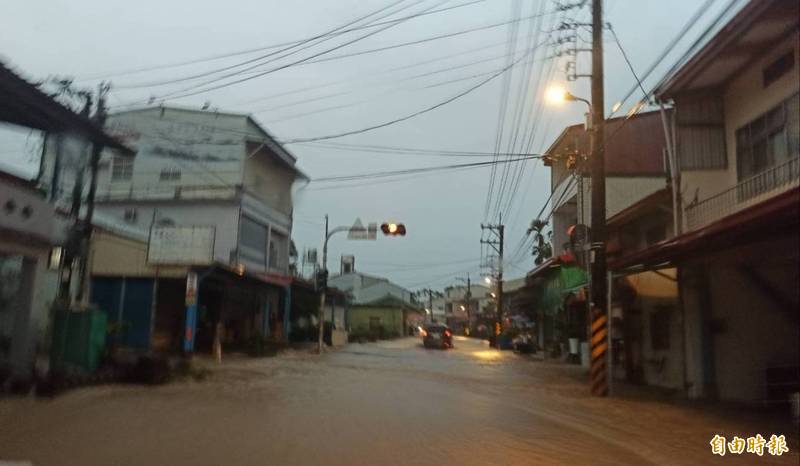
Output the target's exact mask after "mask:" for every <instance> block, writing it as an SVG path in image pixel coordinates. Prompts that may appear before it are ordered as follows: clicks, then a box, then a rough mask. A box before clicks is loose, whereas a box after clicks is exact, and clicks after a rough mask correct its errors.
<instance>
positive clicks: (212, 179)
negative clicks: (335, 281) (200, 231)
mask: <svg viewBox="0 0 800 466" xmlns="http://www.w3.org/2000/svg"><path fill="white" fill-rule="evenodd" d="M107 128H108V130H109V132H111V133H112V134H115V135H117V136H118V137H120V138H121V139H123V140H125V141H127V142H129V144H130V145H131V146H134V147H136V149H137V151H138V157H137V159H136V161H135V162H134V161H133V160H131V159H129V158H122V157H107V158H104V159H103V161H102V163H101V166H100V171H99V174H98V188H97V202H98V210H99V211H101V212H104V213H106V214H109V215H111V216H115V217H118V218H120V219H122V220H124V221H126V222H129V223H131V224H134V225H137V226H140V227H143V228H146V229H149V228H150V227H151V226H154V225H156V226H164V225H167V226H171V225H175V226H213V227H214V228H215V234H214V245H213V259H214V261H215V262H219V263H223V264H231V265H239V264H243V265H244V266H245V267H246V269H247V270H251V271H254V272H275V273H280V274H287V273H288V266H289V252H290V237H291V232H292V186H293V185H294V184H295V182H297V181H299V180H303V179H306V177H305V175H303V173H302V172H301V171H300V170H298V169H297V167H296V166H295V164H296V161H297V160H296V158H295V157H294V156H293V155H292V154H291V153H290V152H289V151H287V150H286V149H285V148H283V147H282V146H281V145H280V144H278V143H277V142H276V141H275V140H274V139H273V138H272V136H271V135H270V134H269V133H268V132H267V131H266V130H265V129H264V128H263V127H261V126H260V125H259V124H258V123H257V122H256V121H255V120H254V119H253V118H252V117H251V116H249V115H247V114H237V113H221V112H216V111H206V110H190V109H182V108H175V107H157V108H147V109H141V110H131V111H125V112H120V113H115V114H113V115H111V116H110V117H109V118H108V123H107Z"/></svg>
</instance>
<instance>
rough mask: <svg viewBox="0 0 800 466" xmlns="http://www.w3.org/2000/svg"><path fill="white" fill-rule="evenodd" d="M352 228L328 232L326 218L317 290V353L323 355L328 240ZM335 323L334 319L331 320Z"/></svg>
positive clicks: (340, 228)
mask: <svg viewBox="0 0 800 466" xmlns="http://www.w3.org/2000/svg"><path fill="white" fill-rule="evenodd" d="M348 230H350V227H336V228H334V229H333V230H330V231H328V216H327V215H326V216H325V242H324V243H322V267H321V268H320V270H319V272H318V278H317V288H318V289H319V292H320V296H319V312H318V314H317V320H318V322H317V330H318V333H319V335H318V339H317V353H319V354H322V340H323V335H324V332H325V295H326V294H327V290H328V240H329V239H331V236H333V235H334V234H336V233H339V232H342V231H348ZM331 323H333V318H331Z"/></svg>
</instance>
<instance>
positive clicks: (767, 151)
mask: <svg viewBox="0 0 800 466" xmlns="http://www.w3.org/2000/svg"><path fill="white" fill-rule="evenodd" d="M798 96H799V94H795V95H793V96H792V97H789V98H788V99H786V100H784V101H783V102H781V103H780V104H779V105H777V106H776V107H774V108H772V109H770V110H769V111H768V112H766V113H765V114H763V115H761V116H760V117H758V118H756V119H755V120H753V121H752V122H750V123H748V124H747V125H745V126H743V127H742V128H739V129H738V130H737V131H736V163H737V168H738V178H739V180H742V179H746V178H749V177H751V176H754V175H757V174H759V173H761V172H763V171H766V170H768V169H770V168H772V167H774V166H777V165H780V164H782V163H784V162H787V161H788V160H789V159H791V158H794V157H797V156H798V155H799V154H800V135H799V134H798V132H800V130H799V129H798V124H800V121H798V119H799V118H800V117H798V112H799V111H800V109H798Z"/></svg>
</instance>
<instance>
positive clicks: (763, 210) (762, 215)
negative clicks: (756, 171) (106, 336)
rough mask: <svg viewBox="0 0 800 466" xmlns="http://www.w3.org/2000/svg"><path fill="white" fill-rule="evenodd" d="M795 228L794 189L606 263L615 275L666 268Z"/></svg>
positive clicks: (799, 207)
mask: <svg viewBox="0 0 800 466" xmlns="http://www.w3.org/2000/svg"><path fill="white" fill-rule="evenodd" d="M798 226H800V188H794V189H792V190H790V191H787V192H785V193H782V194H779V195H777V196H774V197H772V198H770V199H768V200H766V201H764V202H762V203H760V204H756V205H754V206H752V207H749V208H747V209H744V210H742V211H739V212H737V213H735V214H733V215H729V216H727V217H725V218H722V219H721V220H717V221H716V222H714V223H711V224H710V225H707V226H705V227H703V228H700V229H698V230H695V231H691V232H689V233H684V234H682V235H680V236H676V237H674V238H670V239H668V240H665V241H661V242H659V243H656V244H654V245H653V246H651V247H649V248H647V249H644V250H641V251H637V252H635V253H633V254H630V255H627V256H624V257H619V258H616V259H614V260H613V261H609V263H608V267H609V270H613V271H614V272H617V273H628V272H635V271H637V270H644V269H648V268H655V267H668V266H671V265H675V264H676V263H677V262H680V261H686V260H688V259H691V258H693V257H698V256H702V255H705V254H709V253H712V252H717V251H721V250H724V249H726V248H730V247H733V246H736V245H738V244H744V243H747V242H750V241H754V240H758V239H764V238H766V237H768V236H769V235H775V234H781V233H790V232H793V231H794V232H796V231H797V228H798ZM632 269H633V270H632Z"/></svg>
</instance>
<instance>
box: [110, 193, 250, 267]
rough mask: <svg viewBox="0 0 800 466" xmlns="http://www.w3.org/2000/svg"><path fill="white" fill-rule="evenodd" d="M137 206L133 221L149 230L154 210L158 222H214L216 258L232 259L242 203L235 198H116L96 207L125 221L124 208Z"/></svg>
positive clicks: (195, 223)
mask: <svg viewBox="0 0 800 466" xmlns="http://www.w3.org/2000/svg"><path fill="white" fill-rule="evenodd" d="M127 209H136V213H137V220H136V222H132V223H131V224H132V225H134V226H136V227H138V228H139V229H143V230H145V231H149V229H150V225H151V224H152V222H153V218H154V214H155V218H156V222H158V221H159V220H165V219H170V220H172V221H173V222H175V225H177V226H180V225H185V226H188V225H211V226H214V227H215V228H216V231H215V240H214V260H216V261H219V262H222V263H223V264H228V263H230V259H231V252H232V251H235V250H236V245H237V244H238V239H237V236H238V231H239V206H238V204H237V203H235V202H233V201H217V202H212V201H207V202H181V201H171V202H137V201H126V202H113V203H101V204H98V206H97V211H98V212H101V213H102V214H104V215H108V216H109V217H111V218H113V219H116V220H118V221H119V222H120V223H123V224H124V223H126V222H125V220H124V219H125V211H126V210H127Z"/></svg>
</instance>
